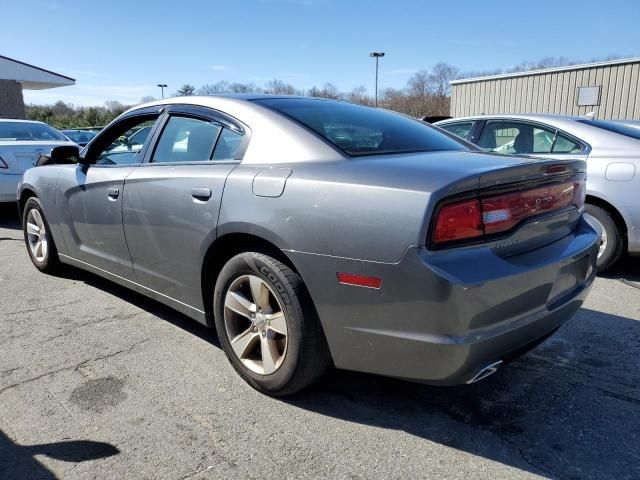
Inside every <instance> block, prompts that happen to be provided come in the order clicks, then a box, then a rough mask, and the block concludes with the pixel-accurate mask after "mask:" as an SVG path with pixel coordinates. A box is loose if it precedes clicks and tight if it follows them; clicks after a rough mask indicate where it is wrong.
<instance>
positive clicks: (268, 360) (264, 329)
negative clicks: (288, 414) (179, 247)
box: [213, 252, 331, 396]
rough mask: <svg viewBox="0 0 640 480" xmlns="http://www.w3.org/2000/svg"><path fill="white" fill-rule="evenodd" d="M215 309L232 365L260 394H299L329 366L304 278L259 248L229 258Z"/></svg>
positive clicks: (328, 356) (217, 292)
mask: <svg viewBox="0 0 640 480" xmlns="http://www.w3.org/2000/svg"><path fill="white" fill-rule="evenodd" d="M261 282H262V283H261ZM258 285H259V286H258ZM265 286H266V289H265ZM255 298H258V300H255ZM238 302H239V303H238ZM247 302H249V303H247ZM213 308H214V321H215V326H216V330H217V332H218V336H219V338H220V342H221V344H222V347H223V349H224V352H225V354H226V356H227V358H228V359H229V361H230V362H231V365H233V367H234V368H235V370H236V371H237V372H238V374H239V375H240V376H241V377H242V378H243V379H244V380H245V381H246V382H247V383H248V384H249V385H251V386H252V387H253V388H255V389H256V390H258V391H260V392H262V393H265V394H267V395H271V396H284V395H290V394H292V393H295V392H297V391H299V390H301V389H303V388H305V387H306V386H308V385H310V384H311V383H313V382H314V381H315V380H317V379H318V378H319V377H320V376H321V375H322V374H323V373H324V372H325V371H326V369H327V368H328V367H329V365H330V364H331V357H330V354H329V349H328V346H327V343H326V339H325V337H324V333H323V331H322V327H321V326H320V322H319V320H318V317H317V314H316V312H315V308H314V307H313V304H312V303H311V299H310V298H309V295H308V293H307V290H306V288H305V286H304V284H303V282H302V279H301V278H300V276H299V275H298V274H297V273H296V272H294V271H293V270H292V269H291V268H289V267H288V266H287V265H285V264H284V263H282V262H280V261H279V260H277V259H275V258H272V257H270V256H268V255H265V254H262V253H257V252H246V253H241V254H239V255H236V256H234V257H233V258H231V259H230V260H229V261H228V262H227V263H226V264H225V265H224V267H223V268H222V270H221V272H220V274H219V276H218V279H217V281H216V285H215V289H214V296H213ZM252 310H253V311H252ZM278 312H281V313H282V315H280V314H279V313H278ZM252 314H253V318H250V317H251V315H252ZM283 332H285V333H286V334H285V335H283Z"/></svg>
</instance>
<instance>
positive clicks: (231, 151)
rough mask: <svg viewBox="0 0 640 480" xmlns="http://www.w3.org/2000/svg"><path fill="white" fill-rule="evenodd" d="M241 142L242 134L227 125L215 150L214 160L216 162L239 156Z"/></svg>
mask: <svg viewBox="0 0 640 480" xmlns="http://www.w3.org/2000/svg"><path fill="white" fill-rule="evenodd" d="M241 142H242V134H240V133H238V132H234V131H233V130H229V129H228V128H226V127H225V128H223V129H222V132H221V133H220V136H219V137H218V142H217V143H216V148H215V150H214V152H213V160H215V161H216V162H222V161H225V160H235V159H236V158H237V156H238V150H239V149H240V144H241Z"/></svg>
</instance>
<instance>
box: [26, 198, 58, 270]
mask: <svg viewBox="0 0 640 480" xmlns="http://www.w3.org/2000/svg"><path fill="white" fill-rule="evenodd" d="M22 232H23V234H24V242H25V245H26V247H27V252H28V253H29V258H30V259H31V262H32V263H33V264H34V265H35V267H36V268H37V269H38V270H40V271H41V272H44V273H49V274H52V273H55V272H56V271H57V270H58V269H59V268H60V259H59V258H58V250H57V249H56V245H55V243H54V241H53V237H52V236H51V228H50V227H49V223H48V222H47V219H46V218H45V216H44V212H43V211H42V205H41V203H40V200H38V199H37V198H36V197H31V198H29V199H28V200H27V201H26V203H25V205H24V208H23V209H22Z"/></svg>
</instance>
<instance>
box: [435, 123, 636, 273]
mask: <svg viewBox="0 0 640 480" xmlns="http://www.w3.org/2000/svg"><path fill="white" fill-rule="evenodd" d="M436 125H437V126H439V127H440V128H443V129H445V130H446V131H448V132H450V133H453V134H455V135H458V136H459V137H461V138H463V139H465V140H468V141H470V142H473V143H474V144H477V145H479V146H480V147H481V148H483V149H484V150H486V151H491V152H496V153H504V154H515V155H526V156H533V157H540V158H552V159H567V158H576V159H583V160H586V161H587V172H588V173H587V178H588V181H587V199H586V211H587V213H589V214H590V216H591V217H592V218H593V221H595V222H596V223H597V225H598V227H599V228H600V229H601V230H602V238H601V242H600V252H599V254H598V270H599V271H604V270H606V269H607V268H609V267H610V266H611V265H613V264H614V263H615V262H616V261H617V260H618V259H619V258H620V256H621V255H622V254H623V253H625V252H629V253H631V254H640V129H638V125H639V123H638V122H634V121H604V120H595V119H592V118H587V117H560V116H553V115H482V116H477V117H466V118H456V119H452V120H446V121H443V122H437V123H436Z"/></svg>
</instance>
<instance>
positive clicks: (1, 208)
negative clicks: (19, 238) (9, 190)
mask: <svg viewBox="0 0 640 480" xmlns="http://www.w3.org/2000/svg"><path fill="white" fill-rule="evenodd" d="M0 228H11V229H13V230H20V229H21V228H22V227H21V226H20V214H19V213H18V204H17V203H16V204H13V203H0Z"/></svg>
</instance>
